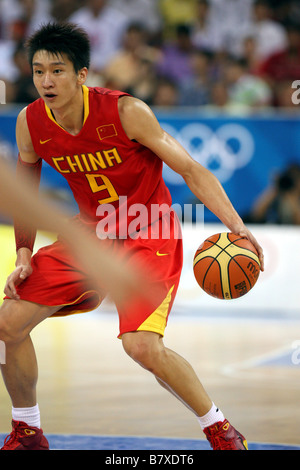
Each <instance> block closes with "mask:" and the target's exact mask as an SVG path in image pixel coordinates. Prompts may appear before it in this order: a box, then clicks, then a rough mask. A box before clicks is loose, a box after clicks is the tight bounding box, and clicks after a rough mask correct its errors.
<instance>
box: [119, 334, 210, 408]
mask: <svg viewBox="0 0 300 470" xmlns="http://www.w3.org/2000/svg"><path fill="white" fill-rule="evenodd" d="M122 342H123V347H124V349H125V351H126V352H127V354H128V355H129V356H130V357H131V358H132V359H134V360H135V361H136V362H138V363H139V364H140V365H141V366H142V367H144V368H145V369H147V370H149V371H150V372H152V373H153V374H154V375H155V377H156V378H157V380H158V382H159V383H160V384H161V385H162V386H164V387H165V388H166V389H167V390H169V391H170V392H171V393H173V394H174V395H175V396H176V397H177V398H178V399H180V400H181V401H182V402H183V403H184V404H185V405H186V406H187V407H188V408H189V409H190V410H192V411H193V412H194V413H195V414H196V416H203V415H205V414H206V413H207V412H208V411H209V410H210V409H211V407H212V401H211V399H210V398H209V396H208V395H207V393H206V391H205V390H204V388H203V386H202V384H201V382H200V380H199V379H198V377H197V375H196V373H195V371H194V369H193V368H192V366H191V365H190V364H189V363H188V362H187V361H186V360H185V359H184V358H183V357H181V356H180V355H179V354H177V353H176V352H174V351H172V350H171V349H169V348H166V347H165V345H164V343H163V339H162V337H161V336H160V335H158V334H157V333H152V332H150V331H135V332H131V333H125V334H124V335H123V336H122Z"/></svg>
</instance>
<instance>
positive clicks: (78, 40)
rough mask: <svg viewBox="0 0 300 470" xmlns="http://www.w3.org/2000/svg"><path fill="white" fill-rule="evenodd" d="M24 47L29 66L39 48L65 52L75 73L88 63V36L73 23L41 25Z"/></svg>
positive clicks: (52, 52)
mask: <svg viewBox="0 0 300 470" xmlns="http://www.w3.org/2000/svg"><path fill="white" fill-rule="evenodd" d="M26 48H27V52H28V60H29V63H30V65H31V66H32V60H33V56H34V54H35V53H36V52H37V51H40V50H45V51H47V52H49V53H50V54H54V55H57V54H66V55H67V56H68V59H69V60H70V61H71V62H72V63H73V66H74V70H75V72H76V73H77V72H78V71H79V70H81V69H82V68H83V67H87V68H89V65H90V41H89V37H88V35H87V33H86V31H84V29H82V28H80V27H79V26H78V25H76V24H73V23H47V24H44V25H42V26H41V28H40V29H38V30H37V31H35V32H34V33H33V34H32V36H30V37H29V38H28V40H27V42H26Z"/></svg>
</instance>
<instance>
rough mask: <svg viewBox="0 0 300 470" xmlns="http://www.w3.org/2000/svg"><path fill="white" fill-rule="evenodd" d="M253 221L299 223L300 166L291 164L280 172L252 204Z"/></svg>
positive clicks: (251, 218) (250, 218)
mask: <svg viewBox="0 0 300 470" xmlns="http://www.w3.org/2000/svg"><path fill="white" fill-rule="evenodd" d="M249 220H250V221H251V222H253V223H273V224H292V225H300V167H299V165H291V166H290V167H289V168H288V169H287V170H286V171H284V172H283V173H281V174H280V175H279V176H278V177H277V178H276V179H275V181H274V184H273V185H272V186H271V187H270V188H268V189H267V190H266V191H265V192H264V193H263V194H262V195H261V196H260V197H259V198H258V200H257V202H256V203H255V204H254V207H253V210H252V212H251V214H250V217H249Z"/></svg>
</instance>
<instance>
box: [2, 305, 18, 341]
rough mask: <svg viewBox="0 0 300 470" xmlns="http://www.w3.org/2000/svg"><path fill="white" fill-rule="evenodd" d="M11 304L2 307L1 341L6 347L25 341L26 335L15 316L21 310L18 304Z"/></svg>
mask: <svg viewBox="0 0 300 470" xmlns="http://www.w3.org/2000/svg"><path fill="white" fill-rule="evenodd" d="M9 302H10V303H9V304H8V303H3V304H2V305H1V307H0V340H1V341H3V342H4V343H5V344H6V345H9V344H12V343H18V342H21V341H22V340H23V339H24V333H23V331H22V329H21V328H20V325H19V324H18V322H16V320H15V318H16V317H15V315H14V314H13V313H17V310H18V309H19V305H18V302H16V301H13V300H11V301H9Z"/></svg>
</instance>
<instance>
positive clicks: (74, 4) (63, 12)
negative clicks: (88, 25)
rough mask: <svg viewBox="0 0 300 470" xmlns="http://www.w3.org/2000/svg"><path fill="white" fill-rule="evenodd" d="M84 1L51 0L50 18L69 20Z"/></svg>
mask: <svg viewBox="0 0 300 470" xmlns="http://www.w3.org/2000/svg"><path fill="white" fill-rule="evenodd" d="M81 4H82V2H81V1H80V0H51V5H50V16H51V18H49V19H50V20H53V21H67V20H68V18H69V17H70V16H71V15H72V14H73V13H75V11H77V10H78V9H79V8H80V6H81Z"/></svg>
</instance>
